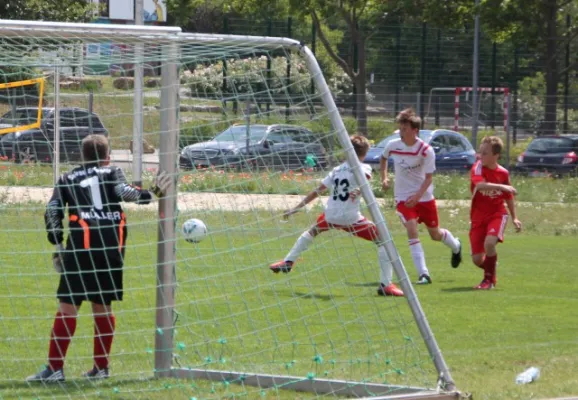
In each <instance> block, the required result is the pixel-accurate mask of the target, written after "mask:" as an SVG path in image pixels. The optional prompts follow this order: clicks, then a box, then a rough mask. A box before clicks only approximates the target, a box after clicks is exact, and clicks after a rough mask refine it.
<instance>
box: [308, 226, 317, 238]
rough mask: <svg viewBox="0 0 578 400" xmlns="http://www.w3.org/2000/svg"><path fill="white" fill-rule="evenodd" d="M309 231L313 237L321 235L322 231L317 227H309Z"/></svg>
mask: <svg viewBox="0 0 578 400" xmlns="http://www.w3.org/2000/svg"><path fill="white" fill-rule="evenodd" d="M308 232H309V234H310V235H311V237H315V236H317V235H319V233H320V231H319V229H317V228H316V227H313V228H311V229H309V231H308Z"/></svg>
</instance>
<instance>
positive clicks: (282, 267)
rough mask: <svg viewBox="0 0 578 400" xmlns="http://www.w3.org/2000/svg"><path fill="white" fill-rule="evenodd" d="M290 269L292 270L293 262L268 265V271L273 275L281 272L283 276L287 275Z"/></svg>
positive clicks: (283, 261) (278, 262) (282, 261)
mask: <svg viewBox="0 0 578 400" xmlns="http://www.w3.org/2000/svg"><path fill="white" fill-rule="evenodd" d="M292 268H293V261H285V260H281V261H277V262H276V263H274V264H271V265H269V269H270V270H271V271H273V273H275V274H278V273H279V272H283V273H284V274H287V273H289V272H291V269H292Z"/></svg>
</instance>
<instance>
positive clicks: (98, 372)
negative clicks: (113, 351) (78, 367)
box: [82, 366, 110, 380]
mask: <svg viewBox="0 0 578 400" xmlns="http://www.w3.org/2000/svg"><path fill="white" fill-rule="evenodd" d="M82 376H83V377H85V378H86V379H90V380H99V379H107V378H108V377H109V376H110V375H109V373H108V368H102V369H99V368H98V367H97V366H94V367H92V369H91V370H90V371H88V372H86V373H84V374H83V375H82Z"/></svg>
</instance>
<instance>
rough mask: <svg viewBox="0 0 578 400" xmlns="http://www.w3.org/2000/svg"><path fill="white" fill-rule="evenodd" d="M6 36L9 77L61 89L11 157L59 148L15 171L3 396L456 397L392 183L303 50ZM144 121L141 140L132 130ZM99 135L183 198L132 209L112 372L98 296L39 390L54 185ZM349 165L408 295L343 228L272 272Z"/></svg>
mask: <svg viewBox="0 0 578 400" xmlns="http://www.w3.org/2000/svg"><path fill="white" fill-rule="evenodd" d="M0 37H1V38H2V39H0V49H1V50H2V51H1V52H2V54H3V58H2V62H1V65H0V72H1V73H2V77H3V78H4V80H5V82H6V83H5V84H11V83H10V82H11V81H10V76H9V75H8V72H6V71H8V70H10V71H12V72H11V73H13V71H25V72H26V74H28V75H29V76H30V79H31V81H30V82H32V81H34V80H36V81H35V82H37V84H42V82H43V79H46V82H47V83H46V86H45V88H44V89H43V90H42V89H41V90H39V91H38V93H37V95H36V96H37V98H36V103H35V104H37V106H36V105H35V107H37V108H39V107H40V105H42V107H44V108H43V110H44V111H43V112H42V115H41V116H40V123H39V124H38V125H35V127H34V128H33V129H24V128H28V127H22V126H21V127H19V128H18V129H14V130H15V132H13V134H11V135H4V136H5V137H6V139H7V140H6V141H5V140H4V138H3V139H2V141H0V143H3V146H4V145H5V147H2V149H3V150H2V151H3V152H4V153H3V156H4V157H6V158H8V159H11V158H12V155H13V154H20V153H22V151H23V150H26V151H27V153H28V154H29V155H30V154H32V155H38V154H41V150H42V152H44V153H46V154H48V158H44V157H40V156H38V157H31V158H29V159H27V160H28V161H31V162H28V163H24V162H22V161H25V160H24V159H19V158H18V157H16V158H17V159H16V160H15V161H3V162H2V163H1V164H0V180H1V182H0V187H1V188H0V199H1V201H0V207H1V208H0V213H1V216H2V230H1V231H0V240H1V241H2V243H3V245H2V249H1V250H0V262H1V264H2V269H1V270H0V277H1V279H0V316H1V317H0V337H1V339H0V363H1V364H2V366H3V367H2V369H1V370H0V386H1V387H2V390H3V391H4V390H6V391H9V393H10V396H16V397H18V398H49V397H50V398H94V397H107V398H108V397H112V398H114V397H115V396H119V397H118V398H168V397H174V398H190V399H201V398H233V397H235V398H236V397H242V398H251V399H254V398H281V399H285V398H286V399H290V398H295V397H296V396H299V397H300V398H317V397H322V396H332V397H333V396H335V397H379V396H383V398H389V397H392V396H400V397H395V398H421V397H427V398H430V397H431V396H438V397H439V398H453V396H454V391H455V385H454V383H453V381H452V378H451V375H450V373H449V369H448V367H447V365H446V364H445V361H444V359H443V357H442V354H441V351H440V349H439V347H438V345H437V342H436V340H435V338H434V336H433V334H432V332H431V329H430V327H429V324H428V321H427V319H426V318H425V315H424V312H423V310H422V308H421V306H420V303H419V301H418V299H417V296H416V294H415V292H414V290H413V288H412V286H411V283H410V279H409V277H408V275H407V273H406V271H405V269H404V267H403V264H402V262H401V259H400V258H399V255H398V253H397V251H396V248H395V246H394V244H393V241H392V237H391V235H390V233H389V231H388V229H387V226H386V223H385V220H384V217H383V215H382V212H381V209H382V208H383V207H391V204H388V203H384V202H383V201H382V200H381V199H376V197H375V195H374V190H379V185H378V184H377V182H376V180H374V181H369V182H368V181H367V180H366V179H365V177H364V175H363V173H362V172H361V169H359V168H358V167H359V162H358V160H357V158H356V157H355V153H354V151H353V148H352V147H351V144H350V143H349V138H348V135H349V134H352V133H354V131H353V130H351V129H350V130H349V131H348V130H347V129H346V124H347V126H353V125H352V121H345V123H344V121H343V120H342V119H341V117H340V115H339V112H338V109H337V108H336V106H335V103H334V101H333V98H332V92H331V90H330V88H329V87H328V86H327V84H326V81H325V79H324V77H323V74H322V72H321V70H320V68H319V66H318V64H317V62H316V60H315V58H314V56H313V54H312V53H311V52H310V51H309V49H308V48H307V47H305V46H303V45H302V44H300V43H298V42H296V41H293V40H290V39H281V38H257V37H241V36H219V35H200V34H199V35H197V34H183V33H181V32H180V30H179V29H176V28H159V27H135V26H116V25H106V26H104V25H91V24H88V25H76V24H58V23H40V22H38V23H32V22H19V21H2V22H0ZM141 76H142V77H143V78H142V82H141ZM14 82H16V80H15V81H14ZM15 85H23V83H22V82H20V83H15ZM135 87H136V90H135ZM0 90H2V86H0ZM43 91H44V92H45V96H44V97H45V99H44V101H42V102H41V101H40V97H41V96H42V93H43ZM7 93H8V94H7V96H8V97H9V98H8V100H9V101H8V104H12V103H14V102H16V104H17V106H16V107H15V110H19V109H21V108H22V107H24V106H22V105H20V103H19V102H17V101H16V100H17V99H18V96H22V94H21V93H19V92H17V91H14V92H7ZM135 103H137V105H141V104H142V106H138V107H136V108H135ZM30 104H31V103H30V102H27V103H26V107H31V106H30ZM36 122H38V121H37V120H36ZM0 123H3V122H0ZM135 126H142V130H141V129H138V132H134V133H133V127H135ZM30 128H32V127H30ZM88 134H97V135H106V136H108V138H109V141H110V143H111V156H110V158H111V164H113V165H116V166H118V167H120V168H121V169H123V170H124V172H125V175H126V177H127V180H128V181H129V182H131V181H136V182H140V181H142V185H143V187H148V186H149V185H150V184H151V182H152V180H153V177H154V175H155V174H156V172H157V170H159V169H161V170H163V171H166V172H168V173H169V174H170V175H171V177H172V183H171V187H170V189H169V192H168V194H167V196H165V197H163V198H162V199H161V200H159V201H154V202H153V203H152V204H150V205H142V206H139V205H136V204H134V203H127V204H125V205H124V208H125V213H126V214H127V227H128V232H129V234H128V238H127V241H126V256H125V260H124V267H123V274H124V300H123V301H122V302H115V303H113V311H114V314H115V315H116V331H115V333H114V341H113V345H112V351H111V353H110V378H109V379H108V380H106V381H90V380H86V379H83V378H82V374H83V372H85V371H87V370H88V369H90V368H91V367H92V365H93V337H94V328H93V316H92V310H91V307H90V305H89V304H84V305H83V306H82V307H81V308H80V309H79V314H78V322H77V329H76V332H75V335H74V337H73V339H72V342H71V345H70V347H69V349H68V353H67V355H66V359H65V364H64V371H65V376H66V382H65V383H54V384H51V385H50V384H33V383H25V381H24V379H25V378H26V376H28V375H30V374H32V373H34V372H37V371H39V370H41V369H42V368H43V365H45V364H46V363H47V351H48V342H49V339H50V333H51V329H52V323H53V320H54V315H55V312H56V307H57V305H58V302H57V300H56V287H57V285H58V280H59V275H58V274H57V273H56V272H55V271H54V270H53V268H52V261H51V257H52V253H53V246H52V245H51V244H50V243H49V242H48V241H47V240H46V230H45V225H44V218H43V216H44V211H45V207H46V203H47V201H48V199H49V198H50V196H51V194H52V187H53V183H54V181H55V174H60V173H63V172H66V171H70V170H71V169H72V168H74V167H75V165H76V164H78V163H79V162H80V156H79V154H80V153H79V152H80V150H79V146H80V141H81V140H82V138H83V137H85V136H86V135H88ZM215 137H216V138H217V139H216V140H213V139H214V138H215ZM133 140H136V141H137V142H136V145H134V144H133V145H131V141H133ZM141 145H142V147H141ZM44 153H42V154H44ZM345 160H347V161H348V162H350V164H351V165H353V166H356V168H354V171H355V174H356V177H357V178H358V179H359V180H360V181H361V182H363V183H362V185H361V193H362V195H363V198H364V202H363V203H362V204H364V205H363V206H362V208H363V209H362V212H363V213H364V215H366V216H367V217H368V218H371V219H372V220H373V221H374V222H375V223H376V225H377V227H378V230H379V233H380V240H381V243H382V246H385V249H386V251H387V253H388V255H389V256H390V258H391V259H392V260H393V266H394V269H395V274H394V280H395V282H396V283H398V284H399V285H400V286H401V287H402V289H403V290H404V291H405V294H406V297H405V298H392V297H378V296H377V294H376V289H377V288H378V285H379V265H378V262H377V257H376V254H377V251H376V246H375V245H374V244H373V243H371V242H366V241H363V240H361V239H359V238H355V237H353V236H351V235H349V234H347V233H345V232H342V231H330V232H327V233H323V234H322V235H320V236H318V237H317V238H316V239H315V241H314V242H313V244H312V245H311V246H310V247H309V249H308V250H307V251H306V252H304V253H303V254H302V256H301V257H300V258H299V259H298V260H297V262H296V264H295V267H294V269H293V271H292V272H291V273H290V274H273V273H271V271H270V270H269V268H268V266H269V264H271V263H272V262H274V261H277V260H280V259H282V258H283V257H284V256H285V254H286V253H287V252H288V250H289V249H290V248H291V246H292V245H293V243H294V241H295V240H296V239H297V238H298V237H299V236H300V235H301V233H302V232H304V231H305V230H306V229H307V228H308V227H309V226H310V225H311V224H312V223H314V222H315V221H316V218H317V217H318V215H319V214H320V213H321V212H322V210H323V203H324V202H325V197H322V199H321V200H322V201H321V202H314V203H312V204H311V205H310V206H309V207H307V209H306V211H305V212H303V213H299V214H296V215H295V216H293V217H292V218H291V219H289V220H288V221H285V220H284V219H283V210H285V209H287V208H289V207H293V206H295V205H296V204H298V203H299V201H300V200H301V199H302V198H303V196H304V195H305V194H307V193H308V192H310V191H311V190H313V189H315V188H316V187H317V186H318V185H319V182H320V180H321V179H322V178H323V177H325V176H326V175H327V173H328V171H330V169H331V168H332V167H334V166H336V165H338V163H341V162H343V161H345ZM32 161H34V162H32ZM135 163H138V164H139V165H138V166H137V168H135ZM136 175H140V176H136ZM389 211H391V210H389ZM388 214H390V215H392V214H393V213H392V212H388ZM67 218H68V217H65V220H64V224H65V226H66V225H67ZM190 218H198V219H201V220H202V221H203V222H204V223H205V224H206V225H207V227H208V234H207V236H206V237H205V238H204V239H203V240H202V241H201V242H200V243H198V244H192V243H188V242H186V241H185V238H184V237H183V234H182V232H181V230H180V229H181V226H182V224H183V222H184V221H186V220H188V219H190ZM394 223H397V221H394ZM65 273H66V272H65ZM296 391H299V392H304V393H302V394H296ZM392 398H393V397H392Z"/></svg>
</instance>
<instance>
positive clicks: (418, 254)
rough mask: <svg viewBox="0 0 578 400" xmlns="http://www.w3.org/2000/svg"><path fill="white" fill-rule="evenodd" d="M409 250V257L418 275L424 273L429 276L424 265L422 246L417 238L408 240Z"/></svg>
mask: <svg viewBox="0 0 578 400" xmlns="http://www.w3.org/2000/svg"><path fill="white" fill-rule="evenodd" d="M409 251H410V252H411V258H412V260H413V264H414V265H415V269H416V270H417V274H418V276H421V275H423V274H426V275H428V276H429V271H428V270H427V267H426V266H425V254H424V252H423V247H421V242H420V241H419V239H410V240H409Z"/></svg>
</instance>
